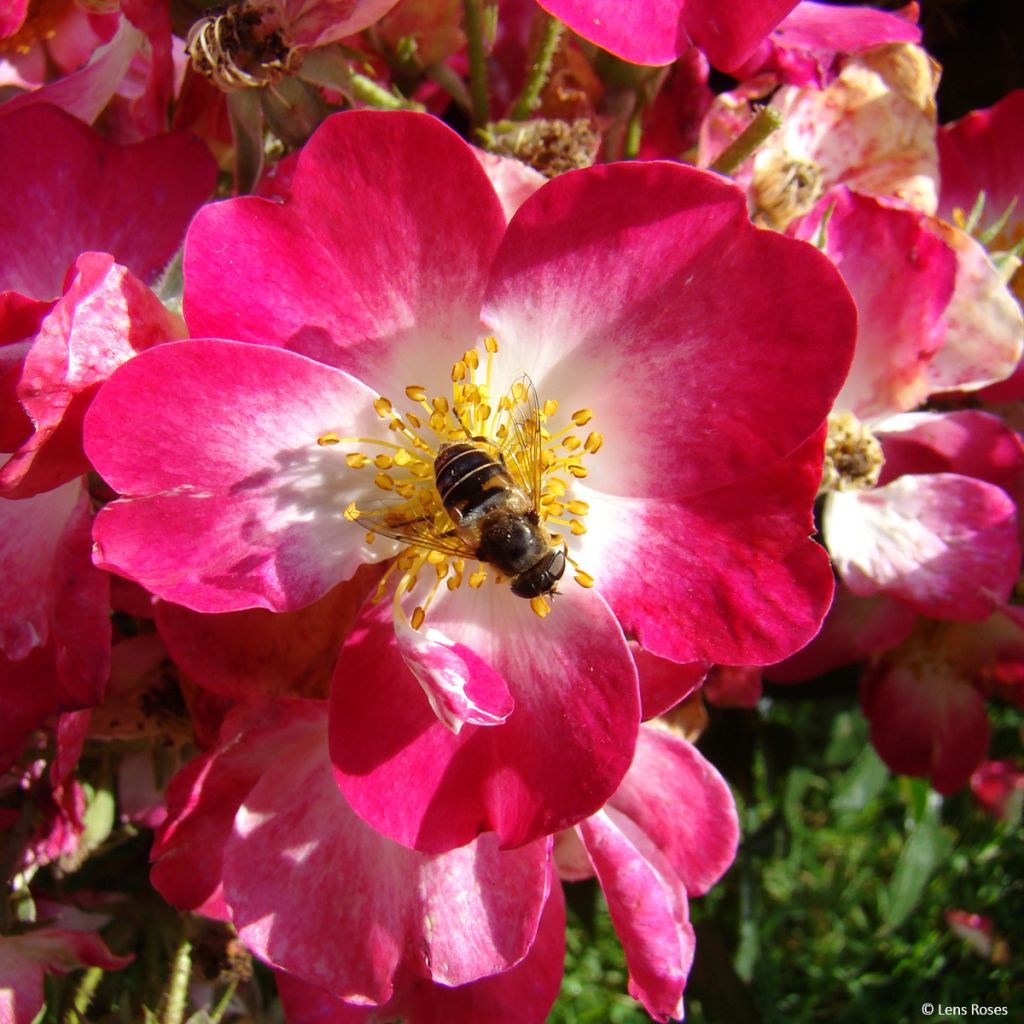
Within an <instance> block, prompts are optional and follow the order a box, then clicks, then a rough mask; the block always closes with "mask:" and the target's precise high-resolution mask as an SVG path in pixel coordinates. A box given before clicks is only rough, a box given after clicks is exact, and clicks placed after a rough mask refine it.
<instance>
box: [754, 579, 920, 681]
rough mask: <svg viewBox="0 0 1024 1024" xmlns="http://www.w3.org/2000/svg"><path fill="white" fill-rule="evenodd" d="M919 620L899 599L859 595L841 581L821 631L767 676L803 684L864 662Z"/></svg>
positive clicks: (896, 641)
mask: <svg viewBox="0 0 1024 1024" xmlns="http://www.w3.org/2000/svg"><path fill="white" fill-rule="evenodd" d="M916 621H917V613H916V612H915V611H914V610H913V609H912V608H909V607H907V605H905V604H901V603H900V602H899V601H894V600H893V599H892V598H889V597H858V596H857V595H855V594H853V593H851V592H850V590H849V589H848V588H847V587H845V586H843V585H842V584H840V585H839V586H837V587H836V595H835V599H834V600H833V602H832V607H831V608H830V609H829V612H828V615H827V616H826V618H825V623H824V625H823V626H822V627H821V632H820V633H819V634H818V635H817V636H816V637H815V638H814V639H813V640H812V641H811V642H810V643H809V644H808V645H807V646H806V647H804V648H803V649H802V650H800V651H797V652H796V654H793V655H791V656H790V657H788V658H787V659H786V660H785V661H782V662H779V663H778V664H777V665H770V666H769V667H768V668H767V669H766V670H765V675H766V677H767V678H768V679H770V680H771V681H772V682H773V683H801V682H804V681H806V680H808V679H814V678H815V677H817V676H822V675H824V674H825V673H826V672H831V671H832V670H833V669H837V668H842V667H843V666H844V665H852V664H854V663H855V662H858V661H865V660H866V659H867V658H869V657H870V656H871V655H873V654H880V653H881V652H882V651H887V650H888V649H889V648H890V647H895V646H896V645H897V644H899V643H902V642H903V641H904V640H906V638H907V637H908V636H909V635H910V631H911V630H912V629H913V628H914V623H915V622H916Z"/></svg>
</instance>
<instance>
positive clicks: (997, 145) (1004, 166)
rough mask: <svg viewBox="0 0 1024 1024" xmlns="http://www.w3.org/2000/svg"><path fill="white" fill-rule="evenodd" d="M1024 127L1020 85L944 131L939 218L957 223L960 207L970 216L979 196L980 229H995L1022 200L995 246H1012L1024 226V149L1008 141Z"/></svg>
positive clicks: (945, 127) (940, 152)
mask: <svg viewBox="0 0 1024 1024" xmlns="http://www.w3.org/2000/svg"><path fill="white" fill-rule="evenodd" d="M1022 131H1024V89H1016V90H1014V91H1013V92H1011V93H1009V94H1008V95H1006V96H1004V97H1003V98H1002V99H1001V100H1000V101H999V102H998V103H996V104H995V105H994V106H992V107H989V108H988V109H987V110H974V111H972V112H971V113H969V114H967V115H966V116H965V117H962V118H961V119H960V120H959V121H954V122H953V123H952V124H947V125H944V126H943V127H942V128H941V129H939V160H940V170H941V173H942V193H941V195H940V202H939V211H938V212H939V216H940V217H941V218H942V219H943V220H945V221H950V222H955V221H956V211H957V210H961V211H963V213H964V214H968V213H970V212H971V210H972V209H973V207H974V204H975V202H976V201H977V198H978V195H979V194H980V193H981V192H984V193H985V207H984V209H983V210H982V213H981V219H980V220H979V222H978V227H979V229H981V230H985V229H987V228H990V227H992V226H993V225H994V224H995V223H996V222H997V221H998V220H999V219H1000V217H1002V215H1003V214H1004V213H1006V211H1007V210H1008V209H1010V206H1011V204H1013V203H1016V205H1015V207H1014V209H1013V210H1012V212H1011V214H1010V219H1009V222H1008V224H1007V226H1006V228H1004V231H1003V237H1002V239H1001V241H997V242H996V244H995V246H994V247H995V248H1000V249H1009V248H1011V247H1012V245H1013V243H1014V241H1015V240H1016V241H1019V240H1020V238H1021V233H1022V230H1024V208H1022V203H1024V199H1022V198H1021V195H1022V191H1024V185H1022V182H1024V153H1022V152H1021V150H1020V148H1019V147H1017V146H1007V145H1006V140H1007V139H1012V138H1019V137H1020V134H1021V132H1022Z"/></svg>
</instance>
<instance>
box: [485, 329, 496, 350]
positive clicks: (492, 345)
mask: <svg viewBox="0 0 1024 1024" xmlns="http://www.w3.org/2000/svg"><path fill="white" fill-rule="evenodd" d="M484 348H485V349H487V351H488V352H490V353H491V355H494V353H495V352H497V351H498V339H497V338H495V337H494V336H493V335H490V334H489V335H488V336H487V337H486V338H484Z"/></svg>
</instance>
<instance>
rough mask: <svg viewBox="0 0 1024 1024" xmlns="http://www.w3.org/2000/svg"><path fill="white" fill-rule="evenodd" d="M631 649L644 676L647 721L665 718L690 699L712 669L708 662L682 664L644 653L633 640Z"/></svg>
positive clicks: (644, 715)
mask: <svg viewBox="0 0 1024 1024" xmlns="http://www.w3.org/2000/svg"><path fill="white" fill-rule="evenodd" d="M629 649H630V650H631V651H632V652H633V660H634V661H635V662H636V670H637V673H638V675H639V677H640V701H641V703H642V705H643V719H644V721H645V722H646V721H647V720H648V719H650V718H655V717H656V716H657V715H663V714H664V713H665V712H666V711H668V710H669V708H674V707H675V706H676V705H677V704H678V703H679V702H680V701H681V700H685V699H686V698H687V697H689V696H690V694H691V693H693V691H694V690H696V689H697V687H698V686H700V684H701V683H702V682H703V681H704V677H705V676H706V675H707V674H708V669H709V668H710V666H709V665H708V663H707V662H706V661H695V662H693V663H691V664H689V665H680V664H678V663H677V662H675V661H669V660H668V659H667V658H659V657H658V656H657V655H656V654H651V652H650V651H647V650H644V648H643V647H641V646H640V644H638V643H637V642H636V641H635V640H630V642H629Z"/></svg>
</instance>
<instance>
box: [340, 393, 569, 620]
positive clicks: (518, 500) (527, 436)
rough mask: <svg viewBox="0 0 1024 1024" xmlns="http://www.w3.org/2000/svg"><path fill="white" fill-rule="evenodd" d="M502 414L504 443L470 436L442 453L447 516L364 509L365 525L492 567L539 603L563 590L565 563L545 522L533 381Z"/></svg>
mask: <svg viewBox="0 0 1024 1024" xmlns="http://www.w3.org/2000/svg"><path fill="white" fill-rule="evenodd" d="M500 408H502V409H503V410H504V411H505V412H506V414H507V418H508V420H509V424H508V428H507V429H506V431H505V434H506V436H505V438H504V439H503V440H500V441H499V440H491V439H489V438H485V437H470V438H467V439H466V440H455V441H450V442H448V443H445V444H442V445H440V447H439V448H438V450H437V454H436V456H435V458H434V481H433V483H434V489H435V490H436V494H437V498H439V499H440V504H441V506H442V507H443V509H444V513H445V514H444V515H441V514H431V513H429V512H424V511H423V509H422V505H420V506H418V510H419V511H418V514H412V515H410V513H409V512H408V508H407V506H405V505H403V506H401V507H399V508H396V507H395V506H394V504H392V503H388V502H381V503H380V504H379V506H377V507H375V508H369V509H362V510H360V512H359V516H358V522H359V524H360V525H361V526H366V527H367V528H368V529H370V530H372V531H373V532H374V533H379V534H383V535H384V536H386V537H391V538H393V539H395V540H400V541H404V542H405V543H407V544H412V545H415V546H418V547H421V548H426V549H428V550H432V551H440V552H443V553H444V554H447V555H453V556H455V557H459V558H472V559H476V560H477V561H480V562H485V563H487V564H488V565H491V566H493V567H494V568H495V569H496V570H497V571H498V572H499V573H500V574H501V575H502V576H505V577H507V578H508V580H509V583H510V586H511V590H512V593H513V594H515V595H516V596H517V597H523V598H526V599H527V600H532V599H533V598H536V597H544V596H546V595H548V594H551V593H553V592H554V591H555V590H556V588H557V586H558V581H559V580H560V579H561V578H562V576H563V574H564V573H565V566H566V558H565V553H564V552H563V551H562V550H561V549H560V548H558V547H555V546H554V544H553V542H552V539H551V535H550V534H549V533H548V531H547V529H546V528H545V526H544V523H543V521H542V519H541V513H540V496H541V475H542V469H543V452H542V441H543V438H542V434H541V426H540V424H541V417H540V410H539V405H538V402H537V395H536V391H535V390H534V388H533V385H532V384H531V383H530V381H529V379H528V378H526V377H523V378H520V380H519V381H517V382H516V383H515V384H513V386H512V388H511V389H510V391H509V393H508V396H507V398H506V399H505V400H503V402H502V404H501V406H500ZM510 438H514V440H510ZM510 464H511V466H514V467H515V470H516V473H513V470H512V468H510ZM516 475H518V476H519V478H520V480H521V481H522V483H518V482H517V481H516ZM434 507H435V508H436V503H435V505H434ZM403 517H404V518H403Z"/></svg>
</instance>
